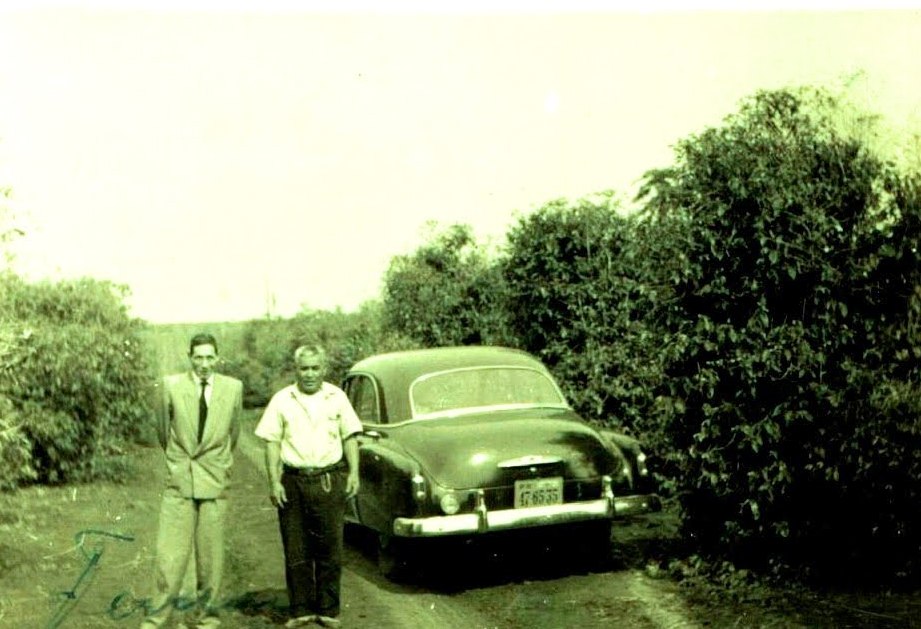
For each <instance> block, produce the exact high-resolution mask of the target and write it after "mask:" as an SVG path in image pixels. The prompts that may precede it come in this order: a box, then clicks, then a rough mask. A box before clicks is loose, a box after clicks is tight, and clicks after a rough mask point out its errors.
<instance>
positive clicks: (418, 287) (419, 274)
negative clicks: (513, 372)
mask: <svg viewBox="0 0 921 629" xmlns="http://www.w3.org/2000/svg"><path fill="white" fill-rule="evenodd" d="M504 298H505V295H504V284H503V281H502V277H501V275H500V274H499V273H498V267H497V266H496V265H495V264H493V263H492V261H491V260H490V258H489V256H488V255H487V254H486V252H485V251H484V249H483V247H481V246H479V245H478V244H477V243H476V239H475V238H474V236H473V232H472V230H471V229H470V227H469V226H467V225H452V226H450V227H448V228H446V229H444V230H443V231H440V232H436V233H435V234H434V235H433V236H432V237H431V238H430V240H429V241H428V242H426V243H425V244H423V245H422V246H421V247H419V248H418V249H417V250H416V251H415V252H414V253H412V254H411V255H402V256H397V257H395V258H394V259H393V260H392V261H391V263H390V266H389V268H388V269H387V273H386V275H385V277H384V300H383V317H384V325H385V327H386V328H387V329H389V330H392V331H396V332H398V333H399V334H401V335H404V336H408V337H409V338H411V339H412V340H414V341H415V342H416V343H418V344H419V345H421V346H423V347H437V346H447V345H478V344H483V345H501V344H505V343H507V342H508V337H507V333H506V327H507V324H506V320H505V316H506V309H505V306H504V303H503V300H504Z"/></svg>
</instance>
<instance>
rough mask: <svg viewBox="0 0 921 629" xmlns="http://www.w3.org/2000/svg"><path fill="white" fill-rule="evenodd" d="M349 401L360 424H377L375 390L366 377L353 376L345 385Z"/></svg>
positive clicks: (378, 410)
mask: <svg viewBox="0 0 921 629" xmlns="http://www.w3.org/2000/svg"><path fill="white" fill-rule="evenodd" d="M347 390H348V395H349V401H350V402H351V403H352V408H354V409H355V413H356V414H357V415H358V419H360V420H361V421H362V422H367V423H371V424H379V423H380V421H381V414H380V409H379V406H378V403H377V388H376V387H375V386H374V381H373V380H371V378H369V377H368V376H362V375H357V376H353V377H352V378H351V379H350V380H349V381H348V385H347Z"/></svg>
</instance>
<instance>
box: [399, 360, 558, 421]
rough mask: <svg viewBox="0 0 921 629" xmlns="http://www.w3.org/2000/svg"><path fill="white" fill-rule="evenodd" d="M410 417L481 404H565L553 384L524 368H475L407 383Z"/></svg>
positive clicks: (442, 373) (547, 378)
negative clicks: (410, 383) (410, 406)
mask: <svg viewBox="0 0 921 629" xmlns="http://www.w3.org/2000/svg"><path fill="white" fill-rule="evenodd" d="M410 401H411V403H412V408H413V416H414V417H419V416H425V415H433V414H440V413H457V412H463V411H465V410H475V409H481V408H484V407H522V406H525V407H527V406H554V407H559V406H566V400H565V399H564V398H563V396H562V394H561V393H560V390H559V388H557V386H556V383H554V382H553V380H552V379H551V378H550V377H548V376H547V375H546V374H544V373H542V372H540V371H536V370H534V369H528V368H526V367H476V368H465V369H456V370H451V371H443V372H439V373H435V374H428V375H425V376H422V377H421V378H419V379H417V380H416V381H415V382H413V384H412V385H411V386H410Z"/></svg>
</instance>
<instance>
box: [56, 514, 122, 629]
mask: <svg viewBox="0 0 921 629" xmlns="http://www.w3.org/2000/svg"><path fill="white" fill-rule="evenodd" d="M110 539H114V540H117V541H120V542H133V541H134V537H132V536H131V535H126V534H124V533H112V532H110V531H100V530H97V529H84V530H82V531H80V532H79V533H77V534H76V535H75V536H74V542H75V544H76V548H78V549H79V550H80V552H81V553H83V557H84V559H85V560H86V562H85V563H84V566H83V572H81V573H80V576H78V577H77V580H76V581H74V584H73V586H72V587H71V588H70V589H69V590H66V591H64V592H60V593H59V594H60V596H61V600H60V602H58V605H57V607H56V608H55V610H54V613H53V614H52V616H51V618H50V619H49V620H48V623H47V624H46V625H45V627H46V629H56V628H57V627H60V626H61V623H62V622H64V620H65V619H66V618H67V615H68V614H70V612H71V611H73V608H74V607H76V605H77V602H78V601H79V600H80V597H81V596H83V594H85V593H86V591H87V589H88V588H89V586H90V583H91V582H92V579H93V576H94V575H95V574H96V570H97V569H98V568H99V561H100V560H101V559H102V555H103V553H104V552H105V543H106V541H107V540H110ZM89 540H92V542H93V543H92V544H89V543H87V542H88V541H89Z"/></svg>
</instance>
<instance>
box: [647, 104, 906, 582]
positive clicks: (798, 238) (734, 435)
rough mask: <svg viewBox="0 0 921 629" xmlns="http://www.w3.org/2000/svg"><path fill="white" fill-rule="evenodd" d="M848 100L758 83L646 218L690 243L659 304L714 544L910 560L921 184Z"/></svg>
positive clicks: (668, 365)
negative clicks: (869, 144) (852, 116)
mask: <svg viewBox="0 0 921 629" xmlns="http://www.w3.org/2000/svg"><path fill="white" fill-rule="evenodd" d="M838 114H839V112H838V110H837V109H836V103H835V101H834V100H833V99H831V98H829V97H827V96H826V95H824V94H821V93H812V92H807V91H799V92H794V91H788V90H783V91H777V92H763V93H759V94H757V95H756V96H755V97H754V98H752V99H750V100H749V101H747V102H746V103H745V104H744V105H743V107H742V109H741V111H740V112H739V113H738V114H735V115H733V116H730V117H729V118H728V119H727V120H726V122H725V124H724V125H723V126H721V127H719V128H715V129H708V130H706V131H705V132H703V133H702V134H700V135H697V136H692V137H691V138H689V139H687V140H684V141H682V142H681V143H679V144H678V147H677V150H676V153H677V160H676V165H675V166H673V167H670V168H666V169H662V170H657V171H652V172H651V173H649V174H648V175H647V180H646V187H645V189H644V191H643V194H644V195H646V196H647V198H648V202H647V206H646V212H647V213H648V215H649V216H650V220H654V221H655V222H656V224H657V225H659V226H660V227H662V228H663V234H666V233H667V234H670V236H669V237H664V236H663V238H662V239H661V242H662V243H663V246H667V247H670V248H672V249H673V250H675V249H680V250H682V251H683V254H684V257H683V261H684V264H683V265H681V266H678V267H674V266H673V267H672V268H670V269H666V272H667V273H669V274H670V280H671V282H672V284H673V287H674V288H673V297H672V298H671V300H670V302H669V305H668V307H667V308H666V309H665V310H661V309H660V310H659V311H658V312H657V313H656V314H655V316H657V317H659V318H660V319H662V320H664V321H666V322H667V325H668V328H669V336H668V343H669V345H670V347H671V350H670V352H669V353H667V355H668V356H669V358H668V359H667V360H666V362H665V363H664V366H665V375H666V378H665V380H664V383H665V384H666V388H665V390H664V391H663V395H662V398H661V400H662V401H664V404H663V407H664V408H665V409H666V410H665V412H664V413H663V414H662V415H660V419H662V421H663V429H664V430H665V432H666V434H667V437H668V439H669V440H670V441H671V443H672V445H673V449H672V455H671V463H672V464H673V465H674V468H673V469H675V470H676V472H677V474H678V478H677V482H678V484H679V486H680V488H681V490H682V492H683V494H682V502H683V507H684V509H685V515H686V519H685V523H686V526H687V531H688V533H689V534H691V535H692V536H694V537H695V538H696V539H698V540H699V542H700V543H701V545H702V548H704V549H706V550H709V551H716V552H720V553H724V554H728V555H729V556H730V557H732V558H734V559H736V560H739V561H748V562H753V563H760V564H770V563H772V562H774V563H776V562H777V561H780V560H783V559H791V560H795V561H803V562H805V564H806V565H812V566H813V567H816V568H818V567H825V568H830V569H831V570H840V569H841V568H842V567H845V566H846V567H848V568H851V570H850V571H849V572H850V573H852V572H853V566H854V565H856V564H858V563H859V564H860V565H862V566H863V567H864V568H866V567H868V566H869V565H870V564H873V567H875V568H877V570H876V571H875V572H874V573H873V574H874V576H878V575H879V574H886V573H887V572H888V571H891V570H897V571H901V572H903V573H905V572H906V571H909V570H910V569H911V568H912V567H913V566H917V563H916V562H917V561H918V557H919V535H918V531H917V529H916V524H915V516H914V513H915V510H916V505H917V502H918V499H919V497H921V496H919V491H918V489H917V488H918V487H919V486H921V485H919V481H921V477H919V476H918V472H919V469H918V464H917V461H915V459H916V458H917V457H916V455H915V454H913V449H912V448H904V447H900V446H899V445H898V444H904V443H912V442H917V436H918V432H919V417H921V415H919V414H918V410H919V409H918V407H917V405H916V403H913V401H912V398H911V396H912V395H916V394H917V391H916V390H915V387H914V386H913V385H912V384H911V383H912V382H916V381H917V375H918V370H917V360H918V358H919V357H921V344H919V336H918V334H917V323H916V322H917V321H918V318H917V313H918V286H919V285H921V257H919V245H921V242H919V240H921V222H919V221H921V196H919V189H921V188H919V184H918V179H917V177H916V176H914V177H908V176H904V175H902V174H900V173H898V172H896V171H895V170H894V168H893V167H892V166H891V165H889V164H888V163H886V162H883V161H882V160H880V159H879V158H877V157H875V156H874V155H872V154H871V153H870V152H869V151H868V150H866V147H865V145H864V144H863V143H862V142H861V141H860V140H858V139H855V138H853V137H851V136H849V135H848V134H847V133H845V132H843V131H842V130H841V129H840V125H838V124H837V120H838V119H839V117H837V116H838ZM660 305H664V304H660ZM880 551H885V553H884V554H883V555H882V556H881V555H880V554H878V553H879V552H880ZM881 557H882V558H884V560H883V561H881ZM881 564H886V569H885V570H883V566H882V565H881Z"/></svg>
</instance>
